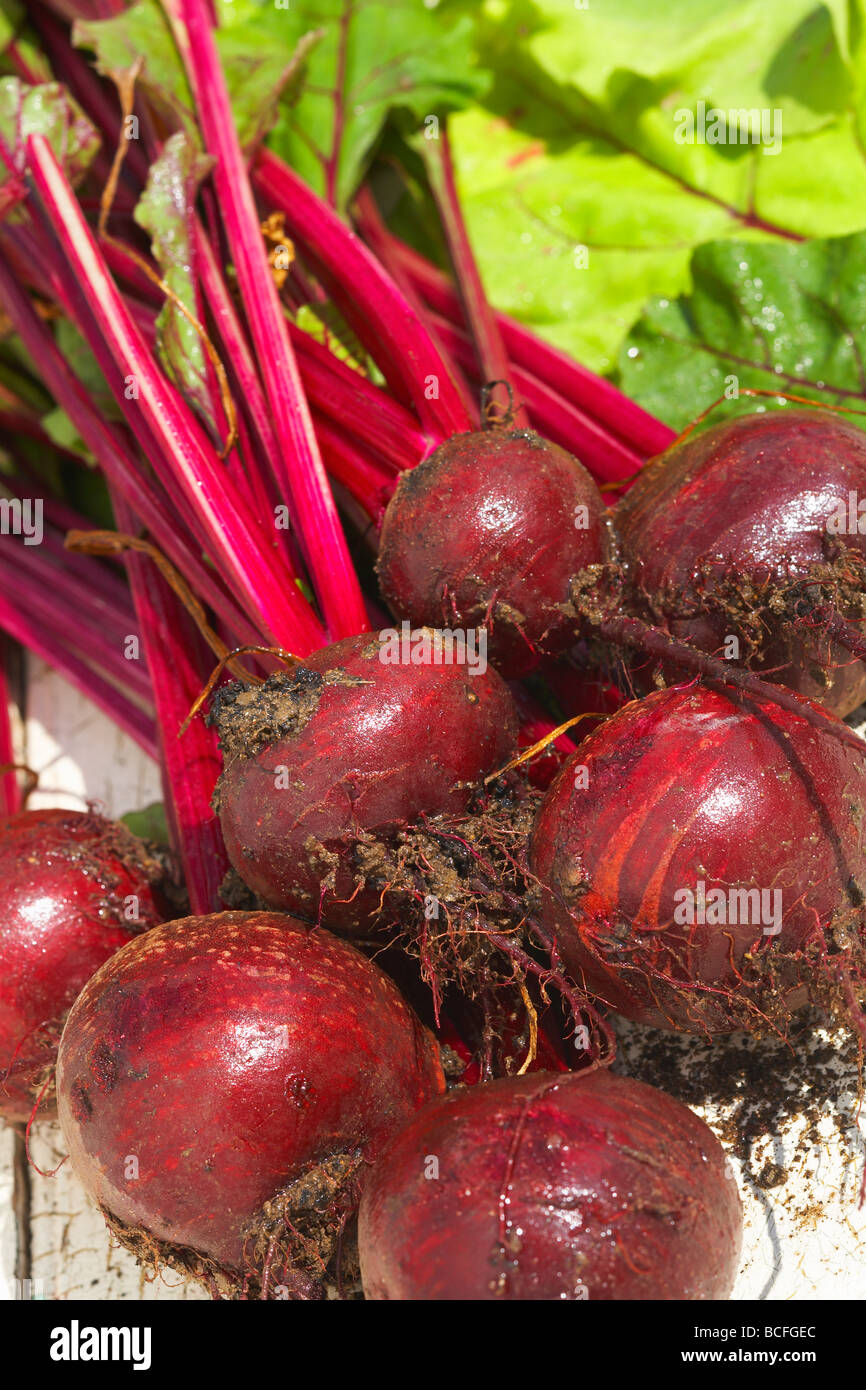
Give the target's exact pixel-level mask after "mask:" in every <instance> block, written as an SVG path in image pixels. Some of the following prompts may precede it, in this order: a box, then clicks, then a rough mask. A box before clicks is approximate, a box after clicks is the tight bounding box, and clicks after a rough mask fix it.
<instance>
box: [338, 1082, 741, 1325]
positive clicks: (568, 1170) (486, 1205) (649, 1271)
mask: <svg viewBox="0 0 866 1390" xmlns="http://www.w3.org/2000/svg"><path fill="white" fill-rule="evenodd" d="M434 1163H435V1165H436V1167H435V1169H434V1167H433V1164H434ZM725 1174H726V1160H725V1156H724V1152H723V1150H722V1148H721V1145H720V1144H719V1142H718V1140H717V1139H716V1138H715V1136H714V1135H713V1134H712V1132H711V1131H710V1130H709V1129H708V1128H707V1126H706V1125H705V1124H704V1123H703V1121H702V1120H700V1119H698V1117H697V1116H696V1115H694V1114H692V1112H691V1111H690V1110H687V1109H686V1107H685V1106H684V1105H681V1104H680V1103H679V1102H678V1101H675V1100H673V1099H672V1098H671V1097H670V1096H667V1095H665V1094H664V1093H663V1092H662V1091H657V1090H655V1089H654V1088H653V1087H651V1086H645V1085H643V1084H642V1083H641V1082H638V1081H630V1080H628V1079H626V1078H625V1077H620V1076H612V1075H611V1074H610V1073H609V1072H606V1071H594V1072H590V1073H584V1074H583V1075H571V1076H538V1075H536V1076H526V1077H521V1078H515V1079H511V1078H509V1079H507V1080H504V1081H494V1082H491V1083H490V1085H488V1086H479V1087H475V1088H473V1089H472V1090H471V1091H469V1092H465V1091H452V1092H451V1094H450V1095H449V1096H447V1097H446V1098H445V1099H444V1100H442V1101H439V1102H436V1103H435V1104H433V1105H429V1106H427V1108H426V1109H425V1110H423V1111H422V1112H421V1114H419V1115H417V1116H416V1117H415V1118H414V1119H413V1120H412V1121H411V1123H410V1124H409V1125H407V1126H406V1127H405V1129H403V1130H401V1131H400V1133H399V1134H397V1135H396V1137H395V1138H394V1139H393V1140H392V1141H391V1143H390V1144H389V1145H388V1147H387V1149H386V1150H385V1152H384V1153H383V1154H382V1156H381V1158H380V1159H379V1162H378V1163H377V1164H376V1166H375V1168H374V1170H373V1172H372V1174H371V1175H370V1178H369V1179H368V1182H367V1185H366V1188H365V1190H364V1196H363V1198H362V1202H361V1210H360V1218H359V1232H358V1234H359V1246H360V1253H361V1273H362V1277H363V1281H364V1292H365V1294H366V1297H367V1298H369V1299H424V1300H439V1299H443V1300H444V1299H461V1300H495V1299H497V1298H498V1299H508V1300H510V1299H514V1300H547V1299H559V1300H562V1299H566V1300H570V1301H575V1300H580V1299H587V1298H588V1299H589V1300H602V1299H604V1300H610V1299H672V1300H681V1299H707V1298H726V1297H727V1296H728V1294H729V1293H730V1291H731V1287H732V1285H733V1282H734V1278H735V1276H736V1272H737V1263H738V1259H739V1251H740V1239H741V1228H742V1213H741V1206H740V1199H739V1195H738V1193H737V1189H736V1184H735V1183H734V1182H733V1181H731V1180H730V1179H729V1178H726V1176H725Z"/></svg>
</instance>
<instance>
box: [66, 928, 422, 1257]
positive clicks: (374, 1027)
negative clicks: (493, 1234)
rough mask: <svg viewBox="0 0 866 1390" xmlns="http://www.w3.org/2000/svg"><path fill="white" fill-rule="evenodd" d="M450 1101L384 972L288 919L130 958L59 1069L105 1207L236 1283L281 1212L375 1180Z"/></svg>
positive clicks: (171, 931)
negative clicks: (341, 1167) (441, 1096)
mask: <svg viewBox="0 0 866 1390" xmlns="http://www.w3.org/2000/svg"><path fill="white" fill-rule="evenodd" d="M443 1087H444V1083H443V1079H442V1071H441V1066H440V1062H439V1052H438V1047H437V1045H436V1043H435V1041H434V1039H433V1038H432V1036H431V1035H430V1034H429V1033H428V1032H427V1030H426V1029H425V1028H423V1027H422V1026H421V1024H420V1023H419V1022H418V1020H417V1018H416V1017H415V1015H414V1014H413V1012H412V1011H411V1009H410V1008H409V1006H408V1005H407V1004H406V1003H405V1002H404V1000H403V999H402V997H401V996H400V994H399V993H398V991H397V989H396V987H395V986H394V985H393V984H392V983H391V981H390V980H389V979H388V978H387V977H386V976H385V975H383V973H382V972H381V971H380V970H379V969H378V967H377V966H375V965H373V964H371V963H370V962H369V961H368V960H366V959H365V958H364V957H363V956H362V955H361V954H360V952H358V951H356V950H355V948H354V947H352V946H350V945H348V944H347V943H346V942H344V941H340V940H338V939H337V938H336V937H333V936H331V935H330V934H329V933H328V932H325V931H322V930H321V929H316V930H313V929H310V928H308V927H306V926H304V925H303V924H302V923H299V922H295V921H293V920H292V919H291V918H288V917H282V916H280V915H278V914H276V913H242V912H223V913H217V914H214V915H212V916H210V917H188V918H185V919H184V920H182V921H179V922H170V923H168V924H166V925H165V926H163V927H159V928H157V929H156V930H155V931H153V932H149V933H148V934H147V935H146V936H144V937H141V938H139V940H137V941H135V942H133V943H131V944H130V945H129V946H127V947H126V949H125V950H123V951H122V952H120V953H119V954H118V955H117V956H115V957H114V958H113V959H112V960H110V961H108V962H107V963H106V965H105V966H104V967H103V968H102V969H101V970H100V971H99V972H98V973H97V974H96V975H95V976H94V978H93V979H92V980H91V981H90V983H89V984H88V985H87V986H86V988H85V989H84V991H83V992H82V994H81V995H80V997H79V998H78V1000H77V1001H76V1004H75V1007H74V1008H73V1009H72V1011H71V1013H70V1015H69V1021H68V1023H67V1025H66V1029H65V1032H64V1034H63V1039H62V1042H61V1046H60V1056H59V1061H58V1100H59V1111H60V1120H61V1124H62V1126H63V1133H64V1137H65V1139H66V1143H67V1146H68V1148H69V1153H70V1156H71V1159H72V1163H73V1166H74V1168H75V1171H76V1174H77V1176H78V1177H79V1178H80V1180H81V1181H82V1182H83V1184H84V1186H85V1187H86V1188H87V1191H88V1192H89V1193H90V1195H91V1196H92V1197H93V1198H94V1200H95V1201H96V1202H98V1203H99V1204H100V1205H101V1206H103V1207H104V1208H106V1209H107V1210H108V1212H110V1213H111V1214H112V1215H113V1216H114V1217H115V1218H119V1219H120V1221H122V1222H124V1223H125V1224H127V1225H129V1226H140V1227H143V1228H144V1229H145V1230H146V1231H147V1232H149V1233H150V1234H151V1235H152V1236H155V1237H156V1238H157V1239H158V1240H161V1241H165V1242H168V1243H170V1244H171V1245H174V1246H189V1247H191V1248H192V1249H193V1250H194V1251H197V1252H199V1253H201V1254H204V1255H205V1256H207V1257H209V1258H210V1259H212V1260H214V1261H216V1262H217V1263H218V1264H219V1265H221V1266H224V1267H226V1268H228V1269H232V1270H240V1269H242V1268H244V1267H245V1266H248V1265H249V1264H250V1262H251V1261H252V1259H253V1255H252V1252H251V1249H250V1244H249V1242H248V1243H247V1249H246V1251H245V1248H244V1247H245V1233H246V1232H247V1231H248V1229H250V1228H252V1227H254V1226H255V1225H256V1223H257V1221H258V1220H259V1219H260V1217H261V1209H262V1206H263V1204H264V1203H265V1202H266V1201H268V1200H269V1199H271V1198H273V1197H274V1196H275V1195H276V1194H277V1193H278V1192H280V1190H281V1189H283V1188H285V1186H286V1184H287V1183H290V1182H291V1181H292V1180H293V1179H295V1178H297V1177H298V1176H299V1175H300V1174H301V1173H304V1172H306V1171H308V1170H309V1169H310V1168H312V1167H313V1166H314V1165H316V1164H320V1163H322V1162H323V1161H326V1160H327V1159H329V1158H332V1157H333V1156H335V1155H338V1154H345V1153H348V1154H350V1155H352V1156H353V1161H354V1160H358V1161H360V1167H359V1168H357V1175H356V1180H357V1181H360V1179H361V1178H362V1176H363V1174H364V1172H365V1171H366V1162H367V1160H369V1159H371V1158H373V1157H374V1156H375V1155H376V1153H377V1152H378V1150H379V1149H380V1148H381V1146H382V1143H383V1142H384V1140H385V1139H386V1138H387V1137H388V1135H389V1134H390V1133H391V1132H392V1131H393V1130H394V1129H395V1128H396V1127H397V1126H398V1125H399V1124H401V1123H402V1122H403V1121H405V1120H406V1119H407V1118H408V1117H409V1116H410V1115H411V1114H412V1112H413V1111H414V1110H416V1109H418V1108H419V1107H420V1106H421V1105H423V1104H424V1103H425V1102H426V1101H427V1100H429V1099H430V1098H431V1097H433V1096H435V1095H437V1094H438V1093H439V1092H441V1091H442V1090H443ZM128 1155H134V1156H136V1157H137V1159H138V1175H137V1177H135V1178H131V1177H129V1176H128V1175H127V1172H128V1168H129V1164H128V1162H127V1156H128ZM355 1166H356V1167H357V1163H356V1165H355Z"/></svg>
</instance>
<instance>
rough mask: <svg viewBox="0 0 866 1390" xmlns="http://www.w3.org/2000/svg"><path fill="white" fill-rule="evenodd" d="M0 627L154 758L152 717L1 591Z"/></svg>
mask: <svg viewBox="0 0 866 1390" xmlns="http://www.w3.org/2000/svg"><path fill="white" fill-rule="evenodd" d="M0 628H2V629H3V631H4V632H7V633H8V634H9V636H10V637H14V638H15V641H16V642H20V643H21V645H22V646H23V647H27V648H28V649H29V650H30V651H32V652H35V654H36V655H37V656H39V657H41V658H42V660H43V661H45V662H47V663H48V665H49V666H53V667H54V669H55V670H57V671H59V672H60V674H61V675H62V676H64V677H65V678H66V680H68V681H69V683H70V685H74V686H75V688H76V689H77V690H80V691H81V693H82V695H85V696H86V697H87V698H88V700H92V701H93V703H94V704H95V705H96V706H97V707H98V708H99V709H101V710H102V712H103V714H106V715H107V716H108V718H109V719H111V720H112V721H113V722H114V723H115V724H117V725H118V727H119V728H121V729H123V731H124V733H127V734H129V736H130V738H132V739H134V740H135V742H136V743H137V744H138V746H139V748H141V749H142V750H143V751H144V752H145V753H147V754H148V755H149V756H150V757H152V758H155V757H156V756H157V748H156V738H155V732H154V727H153V719H152V717H151V716H149V715H148V714H147V713H146V712H145V711H144V710H141V709H139V707H138V706H137V705H135V704H133V702H132V701H131V700H130V699H129V698H128V697H127V696H126V695H125V694H124V692H123V691H122V690H118V689H117V688H116V687H115V686H114V685H112V684H111V682H110V681H108V680H106V679H105V678H104V677H103V676H101V675H100V674H99V673H98V672H97V671H94V670H92V669H91V668H90V667H89V666H88V665H87V663H86V662H84V661H83V660H82V659H81V658H80V657H79V656H76V655H75V653H74V652H72V651H70V649H69V647H68V646H67V645H66V644H65V642H64V641H63V638H62V637H61V636H58V635H57V634H56V633H54V632H51V631H48V630H47V629H46V628H45V626H44V625H43V624H41V623H39V622H34V621H33V620H32V619H31V618H30V617H29V616H28V615H27V614H25V613H22V612H21V611H19V609H17V608H16V607H15V605H14V604H12V603H10V602H9V600H8V599H7V598H6V597H5V595H4V593H3V592H0Z"/></svg>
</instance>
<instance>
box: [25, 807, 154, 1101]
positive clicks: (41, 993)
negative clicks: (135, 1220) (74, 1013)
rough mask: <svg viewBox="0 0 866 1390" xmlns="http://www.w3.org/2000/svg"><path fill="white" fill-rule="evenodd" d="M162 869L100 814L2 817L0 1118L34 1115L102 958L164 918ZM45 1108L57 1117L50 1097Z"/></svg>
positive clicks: (134, 840) (137, 842) (121, 828)
mask: <svg viewBox="0 0 866 1390" xmlns="http://www.w3.org/2000/svg"><path fill="white" fill-rule="evenodd" d="M160 873H161V870H160V866H159V865H158V864H157V863H156V862H155V861H154V860H153V859H151V857H150V856H149V855H148V853H147V851H146V849H145V846H144V845H143V844H142V842H141V841H140V840H138V839H137V838H136V837H135V836H134V835H132V834H130V832H129V831H128V830H127V829H126V828H125V826H122V825H116V824H114V823H113V822H111V821H108V820H104V819H103V818H102V816H98V815H96V814H94V813H92V812H88V813H86V814H84V813H81V812H75V811H58V810H54V811H23V812H21V813H20V814H18V815H15V816H10V817H8V818H7V819H6V820H4V821H2V822H0V880H2V882H3V891H4V900H5V907H4V912H3V917H2V920H0V1114H2V1115H3V1116H4V1117H5V1118H6V1119H7V1120H27V1119H29V1117H30V1114H31V1112H32V1110H33V1105H34V1102H35V1100H36V1096H37V1095H38V1093H39V1091H40V1089H41V1088H42V1087H43V1085H44V1083H45V1081H46V1080H47V1079H48V1077H49V1076H50V1074H51V1068H52V1067H53V1065H54V1061H55V1058H56V1055H57V1042H58V1039H59V1037H60V1032H61V1029H62V1027H63V1021H64V1018H65V1016H66V1011H67V1009H68V1008H69V1006H70V1004H71V1003H72V1002H73V1000H74V999H75V996H76V995H77V994H78V992H79V990H80V989H81V987H82V985H84V984H85V983H86V982H87V980H89V979H90V976H91V975H92V974H93V973H94V971H95V970H96V969H97V968H98V966H100V965H101V964H102V962H103V961H104V960H105V959H106V958H107V957H108V956H110V955H112V953H113V952H114V951H116V950H117V949H118V948H119V947H120V946H123V945H124V944H125V943H126V942H127V941H129V940H130V938H131V937H133V936H135V935H136V934H137V933H138V932H141V931H142V930H143V929H144V928H145V927H151V926H153V925H154V924H155V923H157V922H160V921H162V919H163V917H164V916H165V909H164V905H163V904H162V902H161V900H160V899H159V897H158V894H157V890H156V884H157V881H158V879H159V877H160ZM42 1105H43V1107H44V1108H43V1111H42V1113H45V1114H50V1113H52V1110H53V1100H52V1098H51V1097H49V1096H46V1098H45V1099H44V1100H43V1102H42Z"/></svg>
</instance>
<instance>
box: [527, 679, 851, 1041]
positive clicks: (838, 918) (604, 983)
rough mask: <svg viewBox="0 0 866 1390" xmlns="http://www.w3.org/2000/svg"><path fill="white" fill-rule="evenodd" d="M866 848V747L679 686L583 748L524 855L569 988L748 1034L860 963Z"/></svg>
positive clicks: (668, 1022) (635, 1009) (649, 1016)
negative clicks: (572, 984) (571, 981)
mask: <svg viewBox="0 0 866 1390" xmlns="http://www.w3.org/2000/svg"><path fill="white" fill-rule="evenodd" d="M803 704H804V706H806V705H808V701H805V700H803ZM829 718H830V717H829V716H828V719H829ZM864 849H866V745H864V749H863V754H859V753H858V752H857V751H856V750H855V749H853V748H851V747H850V746H849V745H848V744H844V743H842V742H840V741H839V740H837V739H836V738H835V737H834V736H833V733H832V731H830V732H828V733H826V734H824V733H821V732H819V731H818V730H816V729H815V728H814V727H813V726H812V725H810V724H808V723H807V722H806V721H805V720H804V719H801V718H799V717H797V716H795V715H791V714H790V713H789V712H788V711H787V710H782V709H779V708H778V707H777V706H776V705H775V704H774V703H772V701H770V700H768V701H765V702H763V703H761V702H755V701H752V700H749V701H748V702H746V703H744V704H741V703H739V702H734V701H733V700H731V699H729V698H728V697H727V696H726V695H724V694H722V693H717V692H716V691H713V690H707V689H703V688H701V687H699V686H698V687H693V686H682V687H673V688H671V689H669V690H663V691H658V692H657V693H656V694H653V695H650V696H648V697H647V698H646V699H644V700H639V701H636V702H635V703H633V704H631V705H628V706H627V707H626V708H625V709H624V710H623V711H622V712H621V713H619V714H617V715H615V716H614V717H613V718H612V719H611V720H610V721H609V722H608V723H607V724H605V725H604V726H603V727H602V728H600V729H598V730H596V731H595V732H594V733H592V734H591V735H590V736H589V738H587V739H586V740H585V742H584V743H583V744H582V745H581V747H580V748H579V750H578V752H577V753H576V754H575V755H574V757H573V759H572V760H571V762H570V763H569V764H567V765H566V767H565V768H564V769H563V771H562V772H561V773H560V774H559V776H558V777H557V780H556V781H555V782H554V783H553V785H552V786H551V788H550V790H549V791H548V793H547V794H546V796H545V799H544V801H543V802H542V804H541V806H540V808H539V811H538V814H537V817H536V820H535V824H534V826H533V830H532V835H531V847H530V859H531V863H532V867H533V869H534V871H535V873H536V874H537V875H538V876H539V878H540V880H541V881H542V883H543V884H544V885H545V886H546V888H547V890H548V891H547V893H546V897H545V907H544V912H545V916H546V920H547V924H548V926H549V927H550V929H551V930H552V931H553V933H554V934H555V936H556V939H557V941H558V944H559V947H560V950H561V952H562V955H563V959H564V961H565V963H566V966H567V967H568V969H569V970H570V972H571V973H572V975H573V976H574V978H575V979H576V980H577V981H578V982H583V983H585V984H586V986H587V987H588V988H589V989H590V990H591V991H592V992H594V993H595V994H597V995H598V996H600V997H601V998H602V999H604V1000H605V1001H606V1002H608V1003H609V1004H611V1005H612V1006H613V1007H614V1008H615V1009H617V1010H619V1011H620V1012H621V1013H623V1014H625V1015H626V1016H627V1017H629V1018H633V1019H637V1020H640V1021H643V1022H645V1023H652V1024H655V1025H657V1026H660V1027H669V1028H681V1029H686V1030H690V1031H709V1032H730V1031H733V1030H735V1029H737V1028H749V1029H752V1030H753V1031H756V1032H757V1031H760V1029H761V1028H762V1027H766V1026H772V1027H775V1028H778V1029H780V1030H782V1031H783V1030H784V1027H785V1023H786V1021H787V1018H788V1016H789V1013H790V1011H791V1010H792V1009H795V1008H797V1007H799V1006H801V1005H802V1004H804V1003H805V1002H807V1001H808V1000H810V999H811V1000H815V1001H816V1002H817V1001H818V1000H819V998H820V999H822V1000H823V1001H824V1002H826V999H825V996H824V995H822V993H821V991H822V990H826V988H828V987H829V986H830V985H831V983H832V981H833V980H834V979H835V980H836V981H837V982H838V981H839V980H844V979H845V978H846V975H847V977H848V978H849V979H850V978H853V975H852V972H858V971H859V972H862V946H863V942H864V940H866V934H864V912H863V903H864V898H866V857H864ZM701 885H703V888H701ZM690 895H691V896H690ZM858 978H859V976H858Z"/></svg>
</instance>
